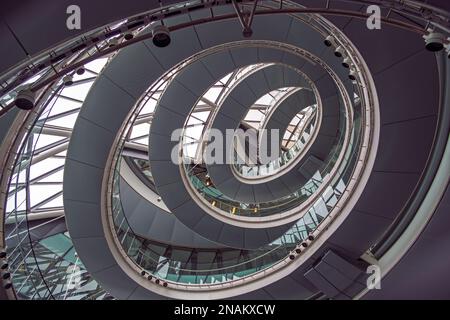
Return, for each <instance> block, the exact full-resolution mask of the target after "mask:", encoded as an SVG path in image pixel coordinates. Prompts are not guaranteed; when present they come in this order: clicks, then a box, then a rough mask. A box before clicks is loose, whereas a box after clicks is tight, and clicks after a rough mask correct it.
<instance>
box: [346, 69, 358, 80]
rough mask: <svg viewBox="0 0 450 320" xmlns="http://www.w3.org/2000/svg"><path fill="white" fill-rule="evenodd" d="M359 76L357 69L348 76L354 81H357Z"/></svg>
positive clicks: (352, 70)
mask: <svg viewBox="0 0 450 320" xmlns="http://www.w3.org/2000/svg"><path fill="white" fill-rule="evenodd" d="M357 76H358V73H357V72H356V70H355V69H351V70H350V73H349V74H348V78H349V79H350V80H352V81H356V77H357Z"/></svg>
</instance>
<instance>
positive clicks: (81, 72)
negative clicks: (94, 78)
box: [77, 68, 86, 76]
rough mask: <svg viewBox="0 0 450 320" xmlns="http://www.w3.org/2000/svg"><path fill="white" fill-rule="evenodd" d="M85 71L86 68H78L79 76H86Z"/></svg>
mask: <svg viewBox="0 0 450 320" xmlns="http://www.w3.org/2000/svg"><path fill="white" fill-rule="evenodd" d="M85 71H86V69H84V68H78V70H77V75H79V76H81V75H83V74H84V72H85Z"/></svg>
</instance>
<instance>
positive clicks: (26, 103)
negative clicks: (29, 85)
mask: <svg viewBox="0 0 450 320" xmlns="http://www.w3.org/2000/svg"><path fill="white" fill-rule="evenodd" d="M35 99H36V93H35V92H33V91H32V90H31V89H23V90H21V91H19V93H18V94H17V97H16V99H15V101H14V104H15V105H16V107H17V108H19V109H22V110H31V109H33V108H34V103H35Z"/></svg>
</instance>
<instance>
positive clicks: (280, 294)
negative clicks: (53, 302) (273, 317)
mask: <svg viewBox="0 0 450 320" xmlns="http://www.w3.org/2000/svg"><path fill="white" fill-rule="evenodd" d="M79 2H82V5H81V7H82V8H83V10H84V11H85V12H89V11H92V12H93V11H94V10H95V8H96V6H99V5H101V1H99V2H96V3H95V4H93V3H91V2H87V1H86V2H84V1H79ZM319 2H320V3H319ZM322 2H323V3H322ZM434 2H436V3H434ZM45 4H46V3H45ZM45 4H43V5H45ZM369 4H376V5H379V6H380V8H381V11H382V20H381V26H382V27H381V29H379V30H369V29H367V25H366V20H367V17H368V15H367V12H366V8H367V6H368V5H369ZM49 5H50V4H49ZM64 5H65V3H61V4H58V8H59V6H61V8H62V7H64ZM22 6H23V8H20V10H18V9H17V10H13V9H11V11H10V14H7V15H5V16H1V17H0V18H1V22H2V28H1V29H0V34H1V35H2V39H4V42H5V45H6V47H9V51H8V52H7V53H5V58H4V59H3V58H2V61H1V62H0V69H1V74H2V80H3V81H4V84H3V85H2V89H1V90H2V91H1V98H0V102H1V109H0V113H1V114H0V115H1V116H0V123H1V126H0V155H1V157H0V159H1V172H2V176H1V178H0V188H1V189H0V190H1V197H0V212H1V217H2V218H1V219H2V224H1V225H2V229H1V230H0V231H1V242H0V249H1V250H2V251H1V252H2V257H1V259H2V280H1V281H2V289H1V290H0V298H2V299H113V298H115V299H380V298H394V299H395V298H417V297H425V298H429V297H432V298H448V297H449V296H450V293H449V291H448V289H447V288H446V287H445V283H442V281H440V280H439V279H442V277H445V274H446V270H447V269H446V267H447V266H448V264H449V263H448V262H449V261H450V260H449V259H448V255H447V254H446V253H445V252H446V251H445V250H446V248H447V244H448V243H449V242H448V239H447V238H448V236H447V235H446V232H445V230H446V227H447V226H448V223H449V221H448V218H447V217H446V214H445V212H446V210H447V209H448V206H449V201H448V183H449V178H450V176H449V175H450V174H449V173H450V168H449V166H450V163H449V159H450V157H449V155H448V153H449V152H450V151H449V150H450V144H449V143H450V142H449V132H450V131H449V129H450V128H449V126H450V105H449V103H450V101H449V99H450V90H449V88H450V87H449V86H448V83H450V64H449V59H448V55H449V52H450V45H449V44H448V43H447V42H448V39H447V37H448V36H449V34H450V23H449V19H450V12H449V10H448V8H445V7H444V5H443V4H442V3H440V2H438V1H427V2H420V1H391V2H387V1H370V3H369V2H368V1H339V0H334V1H329V2H328V1H307V0H296V1H282V2H280V1H227V0H223V1H206V0H205V1H191V2H186V3H183V2H180V3H178V1H162V6H161V7H159V6H158V7H155V8H152V7H151V6H152V5H151V4H149V3H148V2H146V1H132V2H131V3H129V4H128V6H126V7H124V8H121V7H122V5H118V6H117V7H114V8H111V10H108V11H102V14H101V15H96V16H95V17H93V16H90V14H86V18H85V20H83V30H82V32H81V31H73V33H68V30H63V29H61V28H56V29H55V28H54V26H55V24H57V23H58V21H56V20H57V19H55V21H50V20H48V19H41V18H39V19H37V20H36V22H35V23H36V26H39V28H36V30H39V31H40V32H46V30H47V31H49V32H48V36H46V37H42V38H39V41H37V38H36V37H31V36H30V33H32V32H31V31H30V32H25V30H24V29H23V27H22V25H21V24H20V23H21V21H23V20H22V19H26V17H25V16H21V12H24V11H22V10H24V9H25V8H26V9H27V10H32V9H33V6H35V4H32V3H31V2H30V3H28V2H25V3H24V4H23V5H22ZM55 10H57V8H55ZM61 10H62V9H61ZM61 12H65V9H64V10H62V11H61ZM83 19H84V18H83ZM155 26H158V28H159V29H158V28H156V27H155ZM430 26H431V27H432V29H433V32H440V33H442V34H444V35H445V38H446V40H445V41H446V42H445V44H446V45H447V46H448V49H447V48H444V49H443V50H441V51H437V52H435V53H433V52H430V51H429V50H427V49H426V46H425V41H424V38H423V36H426V35H427V34H429V33H430V32H431V31H430ZM161 28H163V29H164V30H166V31H167V32H168V33H169V34H170V44H168V45H167V46H164V47H161V46H159V45H158V44H157V43H156V42H155V39H156V36H155V30H161ZM50 30H52V32H50ZM56 30H58V31H56ZM249 30H251V32H250V33H249ZM36 32H37V31H36ZM77 32H79V33H78V34H76V33H77ZM13 35H14V36H13ZM330 36H331V38H332V43H331V45H330V46H328V45H326V44H325V42H326V41H325V40H326V39H330ZM55 44H57V45H55ZM25 56H27V57H28V56H29V57H32V62H30V60H29V59H28V58H27V60H25ZM2 57H3V53H2ZM343 61H345V62H346V63H348V65H346V66H344V65H343ZM26 89H30V90H32V91H33V92H34V94H35V101H34V108H33V109H32V110H30V111H25V110H20V109H19V108H18V107H16V104H17V97H18V96H19V97H20V95H21V93H22V92H23V90H26ZM236 130H239V131H240V132H242V133H243V134H249V133H251V132H252V131H255V132H258V134H260V135H262V132H264V131H267V132H269V133H268V137H269V140H270V141H272V142H273V141H276V142H277V143H279V144H278V145H276V146H275V147H274V146H272V145H270V146H269V147H268V149H269V151H277V153H276V156H274V157H272V158H270V159H269V160H268V161H266V162H263V161H262V160H261V159H262V158H263V157H264V156H265V155H264V153H263V152H262V151H261V152H260V150H262V149H263V145H262V142H261V141H260V136H257V138H254V139H252V138H250V139H249V140H248V141H244V142H243V143H241V144H239V143H238V142H236V140H234V138H235V136H233V134H232V135H231V136H230V135H229V132H232V133H233V132H235V131H236ZM274 130H276V131H277V132H279V136H278V137H277V136H273V133H272V132H274ZM175 133H177V134H175ZM214 133H215V134H218V133H219V134H220V135H219V136H220V137H224V140H225V138H230V137H231V139H230V141H231V142H230V143H222V144H219V147H218V148H215V149H214V156H217V154H221V155H223V156H224V157H223V159H224V160H225V161H223V162H220V161H219V162H217V161H216V162H215V161H210V160H211V159H209V157H211V156H212V155H213V153H211V152H210V151H211V150H212V148H213V147H215V146H216V143H217V136H214ZM261 140H263V139H261ZM252 147H253V148H254V149H256V150H257V153H256V156H254V159H253V160H254V161H253V162H252V163H247V162H245V163H241V162H239V161H238V160H242V159H244V158H247V157H248V158H251V156H249V149H251V148H252ZM227 160H228V161H227ZM371 265H376V266H378V267H379V268H380V270H381V275H382V289H381V290H369V289H368V288H367V281H368V280H367V279H368V277H369V276H370V273H368V272H367V270H368V267H369V266H371ZM420 270H428V271H429V272H427V273H426V275H424V276H423V277H421V276H420V277H419V274H422V273H421V271H420ZM411 277H413V278H417V279H416V281H412V280H411ZM419 278H420V279H419ZM74 281H75V282H74ZM411 287H413V288H414V289H416V290H411Z"/></svg>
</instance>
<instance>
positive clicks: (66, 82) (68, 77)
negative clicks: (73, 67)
mask: <svg viewBox="0 0 450 320" xmlns="http://www.w3.org/2000/svg"><path fill="white" fill-rule="evenodd" d="M63 83H64V85H66V86H71V85H73V76H71V75H69V74H68V75H65V76H64V78H63Z"/></svg>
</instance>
